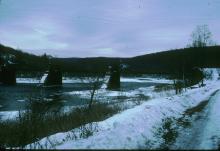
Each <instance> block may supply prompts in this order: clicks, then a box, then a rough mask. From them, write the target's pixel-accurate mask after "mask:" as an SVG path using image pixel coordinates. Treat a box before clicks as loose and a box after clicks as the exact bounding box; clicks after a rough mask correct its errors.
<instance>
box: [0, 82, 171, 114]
mask: <svg viewBox="0 0 220 151" xmlns="http://www.w3.org/2000/svg"><path fill="white" fill-rule="evenodd" d="M17 82H18V83H17V85H15V86H3V85H0V111H18V110H23V109H25V108H26V107H27V102H28V101H27V100H30V99H37V98H44V99H45V100H46V101H51V102H56V105H58V106H59V107H60V106H77V105H84V104H86V103H87V101H88V98H87V99H86V98H81V97H79V96H77V95H72V94H71V92H80V91H81V92H83V91H86V90H89V87H88V83H81V82H80V81H79V80H78V81H77V80H74V79H72V80H65V79H64V80H63V85H62V87H57V88H45V87H39V86H38V84H39V83H38V81H37V80H36V79H17ZM163 82H164V83H166V82H168V81H162V83H163ZM158 84H161V81H160V82H158V81H157V80H156V79H150V78H121V89H122V90H123V91H133V90H134V91H135V90H136V89H138V88H141V87H151V86H155V85H158Z"/></svg>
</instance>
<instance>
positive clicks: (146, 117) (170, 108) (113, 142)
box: [26, 69, 220, 149]
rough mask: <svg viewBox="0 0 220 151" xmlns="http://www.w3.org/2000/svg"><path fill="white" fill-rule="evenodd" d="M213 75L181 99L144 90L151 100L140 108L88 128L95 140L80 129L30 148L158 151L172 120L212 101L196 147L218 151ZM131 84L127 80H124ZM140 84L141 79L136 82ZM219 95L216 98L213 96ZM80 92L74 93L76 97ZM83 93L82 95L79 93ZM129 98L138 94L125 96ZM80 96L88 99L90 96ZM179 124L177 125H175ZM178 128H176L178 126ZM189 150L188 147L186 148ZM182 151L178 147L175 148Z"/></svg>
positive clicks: (219, 130)
mask: <svg viewBox="0 0 220 151" xmlns="http://www.w3.org/2000/svg"><path fill="white" fill-rule="evenodd" d="M206 72H210V73H211V75H212V76H211V79H207V80H205V84H206V86H204V87H198V86H197V85H195V86H194V89H190V88H188V89H186V91H185V92H183V93H182V94H180V95H174V92H172V91H171V92H166V93H164V92H163V93H164V94H163V93H162V94H160V93H152V91H149V89H151V88H147V89H144V88H140V89H138V90H137V91H138V93H143V94H144V95H146V94H147V93H151V99H150V100H149V101H147V102H144V103H142V104H141V105H139V106H136V107H133V108H131V109H128V110H125V111H123V112H121V113H119V114H116V115H114V116H112V117H110V118H108V119H106V120H104V121H100V122H96V123H90V124H87V125H85V126H86V127H91V125H92V126H94V127H95V130H94V132H93V135H92V136H89V137H88V138H81V137H80V129H79V128H76V129H73V130H71V131H68V132H65V133H57V134H54V135H51V136H48V137H46V138H43V139H41V140H40V141H38V142H36V143H33V144H30V145H27V146H26V148H44V149H158V148H161V145H162V144H164V143H165V142H164V141H165V140H164V139H163V137H162V136H161V135H160V134H158V129H160V128H161V127H162V128H163V124H164V121H165V120H166V119H168V118H173V119H180V118H181V117H182V116H183V115H184V112H185V111H186V110H189V109H191V108H193V107H196V106H198V105H199V104H200V103H201V102H204V101H205V100H208V101H209V102H210V103H209V104H208V106H207V108H208V109H209V112H208V121H206V124H205V126H204V128H205V130H204V131H202V134H201V136H202V137H201V140H200V141H199V142H197V144H194V145H195V146H194V149H203V148H205V149H217V148H218V147H219V144H220V127H219V124H218V123H219V117H220V115H219V113H220V112H219V108H220V102H219V101H220V92H219V91H218V90H219V89H220V81H219V73H218V71H217V70H216V69H206ZM124 80H127V79H124ZM136 80H137V79H136ZM214 92H217V93H216V94H215V95H214V96H212V94H213V93H214ZM75 93H76V92H74V94H75ZM77 93H79V92H77ZM100 93H101V94H102V95H103V96H106V95H110V96H114V95H116V93H117V92H105V91H104V90H101V92H100ZM125 93H126V95H128V96H130V95H131V96H133V95H135V93H136V92H133V93H132V92H125ZM78 95H82V96H86V95H87V94H86V93H79V94H78ZM174 124H175V123H174ZM174 126H175V125H174ZM166 131H167V129H162V133H166ZM183 145H185V146H187V144H183ZM174 149H178V146H176V148H175V146H174Z"/></svg>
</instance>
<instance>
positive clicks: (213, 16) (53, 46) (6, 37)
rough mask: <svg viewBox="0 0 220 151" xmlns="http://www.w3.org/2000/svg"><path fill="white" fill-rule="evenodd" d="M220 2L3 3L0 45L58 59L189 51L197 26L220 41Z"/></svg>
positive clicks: (106, 0) (81, 0)
mask: <svg viewBox="0 0 220 151" xmlns="http://www.w3.org/2000/svg"><path fill="white" fill-rule="evenodd" d="M219 8H220V0H2V1H1V3H0V43H1V44H3V45H6V46H10V47H13V48H16V49H22V50H23V51H26V52H30V53H34V54H37V55H42V54H44V53H47V54H50V55H52V56H54V57H97V56H106V57H132V56H138V55H142V54H148V53H153V52H158V51H165V50H170V49H176V48H183V47H186V45H187V44H188V43H189V42H190V35H191V33H192V31H193V30H194V29H195V27H196V26H197V25H203V24H207V25H208V26H209V29H210V31H211V32H212V34H213V40H214V41H216V42H217V43H218V44H219V42H220V30H219V27H220V9H219Z"/></svg>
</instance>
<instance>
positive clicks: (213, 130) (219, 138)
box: [199, 91, 220, 150]
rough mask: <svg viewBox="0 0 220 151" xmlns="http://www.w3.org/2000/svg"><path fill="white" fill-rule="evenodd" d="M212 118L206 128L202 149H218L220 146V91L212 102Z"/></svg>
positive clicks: (210, 105)
mask: <svg viewBox="0 0 220 151" xmlns="http://www.w3.org/2000/svg"><path fill="white" fill-rule="evenodd" d="M210 101H211V103H210V104H209V108H211V109H212V110H211V111H210V113H209V114H210V116H209V119H208V122H207V125H206V127H205V130H204V133H203V137H202V140H201V142H202V143H201V144H200V146H199V148H200V149H207V150H208V149H218V145H219V144H220V112H219V109H220V91H218V92H217V94H216V95H215V96H214V97H213V98H212V99H211V100H210Z"/></svg>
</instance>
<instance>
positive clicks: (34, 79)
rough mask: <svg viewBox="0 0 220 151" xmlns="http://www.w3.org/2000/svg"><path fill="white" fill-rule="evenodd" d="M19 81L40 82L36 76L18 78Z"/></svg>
mask: <svg viewBox="0 0 220 151" xmlns="http://www.w3.org/2000/svg"><path fill="white" fill-rule="evenodd" d="M16 82H17V83H39V80H38V79H36V78H16Z"/></svg>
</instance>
